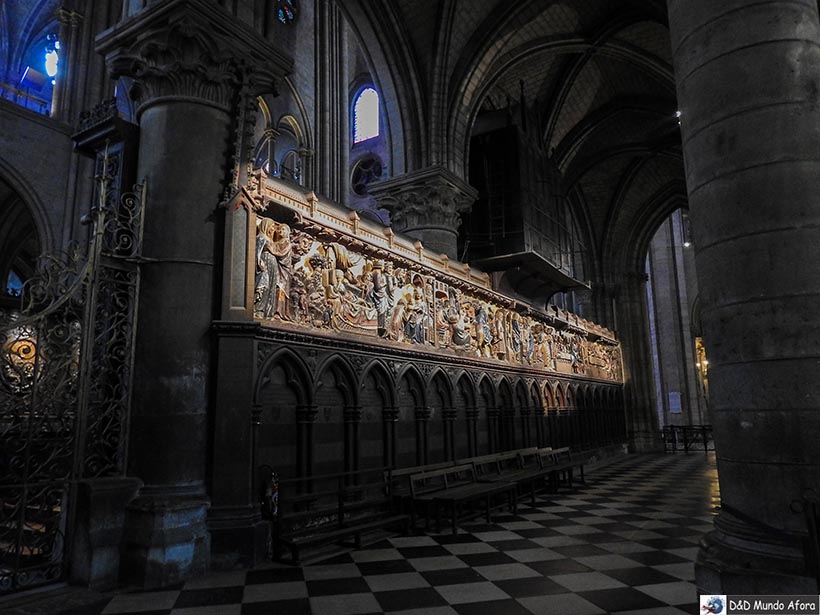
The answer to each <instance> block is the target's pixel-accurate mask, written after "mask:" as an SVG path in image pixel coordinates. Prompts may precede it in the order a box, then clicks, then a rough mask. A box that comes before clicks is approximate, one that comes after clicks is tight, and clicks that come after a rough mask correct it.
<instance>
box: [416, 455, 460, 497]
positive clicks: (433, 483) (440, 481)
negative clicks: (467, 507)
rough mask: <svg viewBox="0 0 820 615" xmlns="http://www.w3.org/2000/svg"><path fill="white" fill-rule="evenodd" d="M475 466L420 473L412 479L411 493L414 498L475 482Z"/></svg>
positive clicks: (452, 467)
mask: <svg viewBox="0 0 820 615" xmlns="http://www.w3.org/2000/svg"><path fill="white" fill-rule="evenodd" d="M475 476H476V473H475V466H474V465H473V464H472V463H469V464H466V463H465V464H461V465H457V466H450V467H447V468H441V469H438V470H431V471H429V472H419V473H417V474H413V475H412V476H411V477H410V492H411V494H412V495H413V497H417V496H419V495H423V494H425V493H431V492H433V491H440V490H442V489H447V488H448V487H452V486H455V485H458V484H465V483H474V482H475Z"/></svg>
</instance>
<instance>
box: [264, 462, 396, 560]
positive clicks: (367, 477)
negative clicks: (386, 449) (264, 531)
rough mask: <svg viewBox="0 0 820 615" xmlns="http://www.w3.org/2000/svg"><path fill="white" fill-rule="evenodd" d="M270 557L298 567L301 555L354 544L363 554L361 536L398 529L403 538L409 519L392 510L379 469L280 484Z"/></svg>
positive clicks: (273, 520) (281, 482) (301, 479)
mask: <svg viewBox="0 0 820 615" xmlns="http://www.w3.org/2000/svg"><path fill="white" fill-rule="evenodd" d="M272 525H273V532H272V533H273V536H272V539H273V557H274V559H276V560H280V561H282V560H283V559H284V558H283V548H287V549H288V550H289V551H290V555H291V558H290V563H292V564H299V563H300V561H301V559H300V554H301V552H302V550H303V549H305V548H308V547H312V546H325V545H328V544H334V543H335V544H340V543H341V541H343V540H344V539H348V538H352V539H353V543H352V545H350V546H353V547H354V548H356V549H359V548H361V544H362V543H361V538H362V535H363V534H366V533H368V532H372V531H374V530H378V529H382V528H386V527H397V528H400V529H401V530H402V532H403V533H406V532H407V526H408V516H407V515H406V514H403V513H401V512H396V511H395V510H394V509H393V507H392V499H391V498H390V496H389V493H388V488H387V483H386V482H385V480H384V478H383V469H382V468H379V469H378V470H371V471H361V472H346V473H340V474H329V475H323V476H312V477H306V478H300V479H289V480H281V481H279V491H278V507H277V511H276V514H274V515H273V518H272Z"/></svg>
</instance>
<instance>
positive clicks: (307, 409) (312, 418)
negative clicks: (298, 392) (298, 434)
mask: <svg viewBox="0 0 820 615" xmlns="http://www.w3.org/2000/svg"><path fill="white" fill-rule="evenodd" d="M318 416H319V409H318V408H316V406H297V407H296V422H297V423H315V422H316V417H318Z"/></svg>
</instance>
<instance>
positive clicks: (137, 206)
mask: <svg viewBox="0 0 820 615" xmlns="http://www.w3.org/2000/svg"><path fill="white" fill-rule="evenodd" d="M100 161H101V164H100V165H98V176H97V183H98V190H97V196H98V200H97V202H98V206H96V207H95V208H93V209H92V211H91V214H90V215H89V216H88V220H87V221H88V222H89V223H90V225H91V230H92V232H91V236H90V240H89V243H88V245H87V249H86V250H85V253H84V254H83V250H82V249H81V248H80V246H79V244H76V243H74V244H71V245H70V246H69V248H68V250H66V251H65V252H62V253H60V254H51V255H45V256H43V257H41V258H40V259H39V262H38V269H37V274H36V275H35V276H34V277H32V278H31V279H29V280H28V281H26V283H25V285H24V287H23V292H22V297H21V303H20V306H19V308H14V309H10V308H5V309H0V593H7V592H10V591H15V590H20V589H25V588H28V587H33V586H35V585H40V584H44V583H48V582H52V581H56V580H59V579H60V578H61V577H62V576H63V572H64V569H65V566H64V555H65V553H67V552H68V550H69V549H68V548H67V545H68V544H69V543H70V541H71V539H72V535H71V527H72V524H71V513H72V510H73V509H72V499H73V498H74V497H75V495H76V489H75V485H76V483H77V481H79V480H82V479H87V478H95V477H101V476H116V475H121V474H122V473H123V470H124V463H125V442H126V430H127V416H128V403H129V396H130V389H131V365H132V354H133V334H134V323H135V317H136V305H137V288H138V281H139V268H138V265H137V264H136V263H135V262H134V259H135V257H138V256H139V251H140V245H141V237H142V217H143V216H142V214H143V211H144V191H143V188H142V186H140V185H138V186H136V187H135V189H134V192H133V193H128V194H125V195H123V196H122V197H121V198H111V188H110V185H111V184H112V182H113V180H114V179H115V177H116V175H117V173H118V163H117V161H116V160H114V159H112V158H110V157H109V156H108V155H107V154H106V155H104V156H103V157H102V158H101V159H100Z"/></svg>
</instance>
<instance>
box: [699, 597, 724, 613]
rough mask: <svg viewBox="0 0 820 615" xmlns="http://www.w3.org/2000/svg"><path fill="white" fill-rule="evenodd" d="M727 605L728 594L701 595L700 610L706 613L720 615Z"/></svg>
mask: <svg viewBox="0 0 820 615" xmlns="http://www.w3.org/2000/svg"><path fill="white" fill-rule="evenodd" d="M725 605H726V596H701V597H700V612H701V613H703V614H704V615H706V614H707V613H708V614H710V615H720V614H721V613H723V608H724V606H725Z"/></svg>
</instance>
